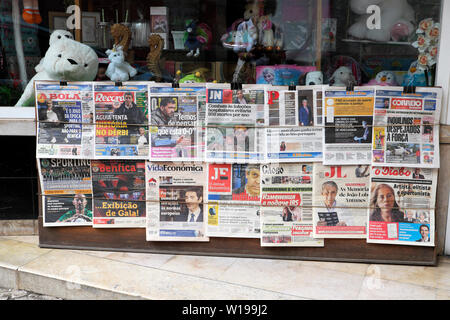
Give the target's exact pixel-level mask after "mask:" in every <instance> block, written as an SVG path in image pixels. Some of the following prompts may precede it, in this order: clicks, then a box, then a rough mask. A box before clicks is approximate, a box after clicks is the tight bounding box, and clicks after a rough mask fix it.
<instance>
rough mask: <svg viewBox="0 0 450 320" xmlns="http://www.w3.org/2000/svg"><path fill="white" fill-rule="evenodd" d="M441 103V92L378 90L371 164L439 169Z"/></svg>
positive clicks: (428, 90) (439, 89)
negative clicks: (411, 92) (412, 92)
mask: <svg viewBox="0 0 450 320" xmlns="http://www.w3.org/2000/svg"><path fill="white" fill-rule="evenodd" d="M441 99H442V89H441V88H417V89H416V93H414V94H410V93H403V88H401V87H382V88H377V90H376V100H375V110H374V128H373V135H372V136H373V151H372V164H373V165H376V166H392V167H412V168H438V167H439V117H440V110H441Z"/></svg>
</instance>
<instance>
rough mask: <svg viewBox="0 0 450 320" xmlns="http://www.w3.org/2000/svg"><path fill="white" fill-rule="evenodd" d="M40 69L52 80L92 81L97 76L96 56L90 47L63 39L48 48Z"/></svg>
mask: <svg viewBox="0 0 450 320" xmlns="http://www.w3.org/2000/svg"><path fill="white" fill-rule="evenodd" d="M42 67H43V70H45V72H47V74H48V75H49V76H51V78H53V79H60V80H67V81H92V80H94V79H95V76H96V75H97V70H98V56H97V54H96V53H95V51H94V50H93V49H92V48H91V47H89V46H87V45H85V44H82V43H80V42H77V41H74V40H72V39H69V38H66V37H63V38H61V39H58V41H55V42H54V43H53V44H52V45H51V46H50V47H49V49H48V50H47V52H46V53H45V57H44V59H43V62H42Z"/></svg>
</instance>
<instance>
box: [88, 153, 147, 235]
mask: <svg viewBox="0 0 450 320" xmlns="http://www.w3.org/2000/svg"><path fill="white" fill-rule="evenodd" d="M91 171H92V188H93V193H94V205H93V206H94V221H93V226H94V228H145V161H142V160H92V161H91Z"/></svg>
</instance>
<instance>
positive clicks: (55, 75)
mask: <svg viewBox="0 0 450 320" xmlns="http://www.w3.org/2000/svg"><path fill="white" fill-rule="evenodd" d="M53 34H55V35H56V36H54V37H53V38H52V37H50V38H51V41H50V42H51V45H50V47H49V48H48V50H47V52H46V53H45V56H44V58H43V59H42V60H41V61H40V63H39V64H38V65H37V66H36V68H35V70H36V72H37V73H36V75H35V76H34V77H33V78H32V79H31V80H30V81H29V82H28V85H27V86H26V88H25V90H24V92H23V94H22V96H21V97H20V99H19V101H18V102H17V103H16V107H19V106H34V103H35V101H34V96H35V92H34V81H35V80H57V81H92V80H94V79H95V76H96V75H97V70H98V56H97V54H96V53H95V51H94V50H93V49H92V48H91V47H89V46H87V45H85V44H82V43H80V42H78V41H75V40H72V39H70V38H69V37H66V36H65V35H66V33H65V32H63V31H61V30H58V31H54V33H52V35H53ZM58 35H62V37H61V38H59V39H58Z"/></svg>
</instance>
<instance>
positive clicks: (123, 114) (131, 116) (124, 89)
mask: <svg viewBox="0 0 450 320" xmlns="http://www.w3.org/2000/svg"><path fill="white" fill-rule="evenodd" d="M147 86H148V85H147V83H145V84H144V83H143V82H126V83H124V84H123V86H116V85H115V84H114V83H101V82H100V83H95V85H94V99H95V158H96V159H111V158H118V159H147V158H148V153H149V136H148V108H147V96H148V92H147V90H148V87H147Z"/></svg>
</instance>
